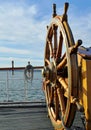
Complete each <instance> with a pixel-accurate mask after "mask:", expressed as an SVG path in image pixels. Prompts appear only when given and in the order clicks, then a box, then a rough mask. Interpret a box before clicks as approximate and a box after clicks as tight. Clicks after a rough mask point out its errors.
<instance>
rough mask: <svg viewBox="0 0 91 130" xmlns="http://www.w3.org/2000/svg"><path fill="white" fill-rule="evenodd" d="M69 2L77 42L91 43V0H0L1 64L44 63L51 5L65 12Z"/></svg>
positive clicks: (70, 23) (86, 45) (5, 65)
mask: <svg viewBox="0 0 91 130" xmlns="http://www.w3.org/2000/svg"><path fill="white" fill-rule="evenodd" d="M65 2H69V10H68V23H69V25H70V27H71V30H72V33H73V36H74V39H75V42H76V41H77V40H78V39H82V41H83V46H85V47H90V46H91V0H86V1H83V0H0V67H11V61H12V60H14V63H15V66H16V67H17V66H26V65H27V63H28V61H30V63H31V64H32V65H33V66H40V65H43V64H44V63H43V62H44V49H45V41H46V32H47V29H46V26H47V25H49V23H50V21H51V19H52V5H53V3H55V4H56V6H57V14H59V15H62V14H63V7H64V3H65Z"/></svg>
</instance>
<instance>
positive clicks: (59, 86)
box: [42, 3, 81, 130]
mask: <svg viewBox="0 0 91 130" xmlns="http://www.w3.org/2000/svg"><path fill="white" fill-rule="evenodd" d="M68 6H69V4H68V3H65V6H64V13H63V15H62V16H60V15H57V14H56V5H55V4H53V18H52V21H51V23H50V25H49V26H47V36H46V46H45V54H44V69H43V72H42V73H43V77H44V81H43V85H44V92H45V96H46V102H47V108H48V115H49V117H50V119H51V122H52V124H53V126H54V128H55V129H56V130H57V129H58V130H63V129H65V128H69V127H70V126H71V125H72V122H73V119H74V116H75V113H76V108H77V105H78V107H79V104H78V101H77V96H78V89H77V86H78V63H77V48H78V46H79V45H80V44H81V40H78V42H77V43H76V44H75V42H74V38H73V35H72V32H71V29H70V27H69V24H68V18H67V10H68Z"/></svg>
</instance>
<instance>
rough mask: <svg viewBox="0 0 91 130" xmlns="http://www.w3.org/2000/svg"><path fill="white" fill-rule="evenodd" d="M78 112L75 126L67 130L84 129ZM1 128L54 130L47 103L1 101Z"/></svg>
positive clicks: (7, 129)
mask: <svg viewBox="0 0 91 130" xmlns="http://www.w3.org/2000/svg"><path fill="white" fill-rule="evenodd" d="M80 115H81V114H80V113H79V112H77V114H76V118H75V121H74V123H73V126H72V127H71V128H70V129H67V130H84V127H83V124H82V122H81V119H80ZM0 130H54V128H53V126H52V124H51V121H50V119H49V118H48V117H47V109H46V104H45V103H40V102H38V103H37V102H36V103H26V102H24V103H23V104H21V103H1V104H0Z"/></svg>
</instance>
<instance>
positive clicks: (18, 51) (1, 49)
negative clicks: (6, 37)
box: [0, 47, 30, 55]
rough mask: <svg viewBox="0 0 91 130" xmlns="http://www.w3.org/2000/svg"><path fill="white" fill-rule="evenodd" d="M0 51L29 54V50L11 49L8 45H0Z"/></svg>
mask: <svg viewBox="0 0 91 130" xmlns="http://www.w3.org/2000/svg"><path fill="white" fill-rule="evenodd" d="M0 53H10V54H20V55H22V54H25V55H26V54H30V51H28V50H23V49H16V48H15V49H13V48H8V47H0Z"/></svg>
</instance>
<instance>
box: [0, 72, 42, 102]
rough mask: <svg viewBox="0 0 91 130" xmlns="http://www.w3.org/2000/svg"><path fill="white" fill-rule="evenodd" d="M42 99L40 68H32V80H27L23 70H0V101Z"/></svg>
mask: <svg viewBox="0 0 91 130" xmlns="http://www.w3.org/2000/svg"><path fill="white" fill-rule="evenodd" d="M41 100H44V93H43V90H42V75H41V70H34V73H33V80H32V82H31V81H30V80H29V81H27V80H26V79H25V76H24V70H15V71H14V75H12V71H9V70H8V71H0V102H7V101H13V102H15V101H41Z"/></svg>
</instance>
